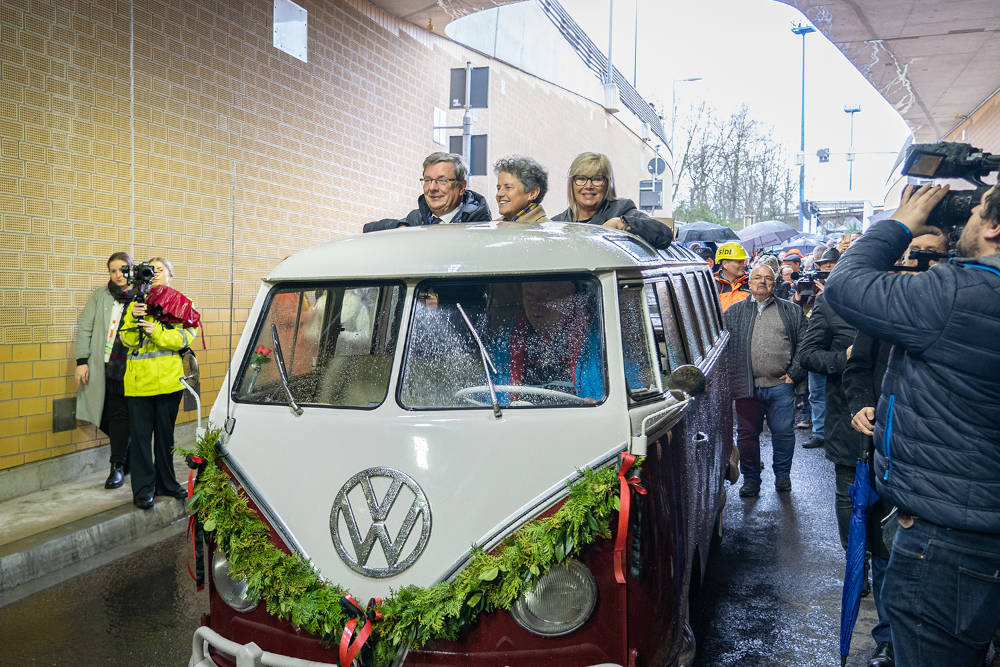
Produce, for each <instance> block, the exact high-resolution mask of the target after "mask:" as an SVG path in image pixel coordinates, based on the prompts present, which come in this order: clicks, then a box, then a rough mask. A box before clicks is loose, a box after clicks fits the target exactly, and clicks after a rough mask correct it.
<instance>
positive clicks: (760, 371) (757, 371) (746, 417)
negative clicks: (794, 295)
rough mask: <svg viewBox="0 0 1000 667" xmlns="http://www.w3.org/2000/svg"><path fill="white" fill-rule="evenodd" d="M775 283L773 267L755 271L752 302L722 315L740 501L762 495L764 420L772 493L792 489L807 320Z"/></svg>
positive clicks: (742, 302)
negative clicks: (801, 354)
mask: <svg viewBox="0 0 1000 667" xmlns="http://www.w3.org/2000/svg"><path fill="white" fill-rule="evenodd" d="M774 284H775V275H774V270H773V269H771V267H769V266H767V265H766V264H761V265H759V266H757V267H755V268H754V270H753V271H751V272H750V280H749V283H748V285H749V287H750V297H751V298H749V299H744V300H743V301H740V302H738V303H735V304H733V305H732V306H730V307H729V309H728V310H726V312H725V314H724V315H723V322H724V324H725V327H726V330H727V331H729V333H730V335H731V336H732V338H731V340H730V343H729V348H728V353H729V368H730V373H731V383H732V386H733V397H734V398H735V399H736V400H735V402H736V434H737V435H736V445H737V447H738V448H739V450H740V471H741V472H742V473H743V486H742V487H741V488H740V496H742V497H744V498H747V497H754V496H757V495H759V494H760V462H761V460H760V434H761V431H763V430H764V420H765V419H766V420H767V425H768V428H770V430H771V444H772V445H773V458H772V462H771V468H772V470H773V471H774V488H775V490H777V491H779V492H786V491H791V490H792V479H791V470H792V455H793V454H794V453H795V432H794V430H793V429H794V422H795V382H796V381H798V380H801V379H802V378H803V377H804V376H805V371H804V370H803V369H802V367H801V366H800V365H799V362H798V342H799V338H800V336H801V334H802V333H804V332H805V328H806V318H805V315H803V314H802V309H801V308H799V307H798V306H797V305H795V304H793V303H791V302H790V301H786V300H785V299H779V298H777V297H775V296H774V294H773V293H774Z"/></svg>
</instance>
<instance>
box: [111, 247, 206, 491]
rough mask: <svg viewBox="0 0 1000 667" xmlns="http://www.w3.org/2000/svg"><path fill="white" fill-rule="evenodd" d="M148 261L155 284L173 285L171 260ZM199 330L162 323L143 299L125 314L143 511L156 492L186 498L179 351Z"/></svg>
mask: <svg viewBox="0 0 1000 667" xmlns="http://www.w3.org/2000/svg"><path fill="white" fill-rule="evenodd" d="M149 264H150V266H152V269H153V281H152V287H156V286H158V285H163V286H169V284H170V279H171V278H172V277H173V275H174V267H173V266H172V265H171V264H170V262H169V261H167V260H166V259H164V258H162V257H154V258H153V259H151V260H149ZM196 332H197V329H194V328H191V329H184V328H183V327H181V326H180V325H171V324H163V323H161V322H158V321H157V320H155V319H154V318H153V317H152V316H151V315H150V314H149V312H148V310H147V308H146V304H145V303H140V302H138V301H133V302H132V303H131V305H130V306H129V307H128V309H127V310H126V312H125V322H124V324H123V325H122V330H121V340H122V342H123V343H124V344H125V347H127V348H129V350H130V352H129V355H128V366H127V367H126V370H125V395H126V396H127V397H128V410H129V419H130V422H131V425H132V449H131V458H132V464H131V465H132V502H133V503H134V504H135V506H136V507H139V508H141V509H150V508H151V507H152V506H153V496H154V495H164V496H173V497H174V498H179V499H182V500H183V499H184V498H185V497H186V496H187V494H186V492H185V491H184V487H182V486H181V485H180V484H178V483H177V478H176V477H175V476H174V421H176V419H177V411H178V409H179V408H180V403H181V395H182V394H183V392H184V386H183V385H182V384H181V382H180V378H181V377H182V376H183V375H184V366H183V363H182V361H181V356H180V354H174V353H177V352H179V351H180V350H182V349H184V348H185V347H187V346H188V344H189V343H190V342H191V341H192V340H194V336H195V334H196ZM154 436H155V439H154ZM151 440H152V442H151Z"/></svg>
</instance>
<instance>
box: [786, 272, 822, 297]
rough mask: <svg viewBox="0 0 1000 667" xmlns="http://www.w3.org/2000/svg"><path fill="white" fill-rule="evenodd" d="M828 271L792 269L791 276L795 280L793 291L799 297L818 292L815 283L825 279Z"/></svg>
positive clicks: (809, 295) (814, 294)
mask: <svg viewBox="0 0 1000 667" xmlns="http://www.w3.org/2000/svg"><path fill="white" fill-rule="evenodd" d="M829 275H830V272H829V271H792V273H791V278H792V280H794V281H795V293H796V294H798V295H799V296H801V297H812V296H816V295H817V294H818V293H819V290H818V289H816V283H817V282H818V281H821V280H826V279H827V277H829Z"/></svg>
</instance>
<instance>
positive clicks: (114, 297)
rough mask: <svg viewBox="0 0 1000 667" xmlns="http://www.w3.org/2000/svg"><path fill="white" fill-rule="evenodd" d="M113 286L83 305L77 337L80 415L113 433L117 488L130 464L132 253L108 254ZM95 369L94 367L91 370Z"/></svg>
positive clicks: (111, 476) (110, 485)
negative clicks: (124, 334)
mask: <svg viewBox="0 0 1000 667" xmlns="http://www.w3.org/2000/svg"><path fill="white" fill-rule="evenodd" d="M106 264H107V267H108V284H107V285H101V286H100V287H98V288H97V289H96V290H94V292H93V294H91V295H90V298H89V299H87V305H86V306H84V308H83V314H81V315H80V322H79V325H78V327H77V336H76V373H75V379H76V386H77V394H76V418H77V419H79V420H81V421H85V422H90V423H91V424H93V425H94V426H96V427H98V428H99V429H101V430H102V431H104V432H105V433H106V434H107V435H108V439H109V441H110V444H111V456H110V463H111V472H110V473H108V478H107V480H105V482H104V488H106V489H117V488H118V487H120V486H121V485H122V483H123V482H124V480H125V474H126V472H127V465H128V441H129V437H128V436H129V422H128V404H127V402H126V400H125V385H124V378H125V362H126V357H125V346H124V345H122V343H121V340H119V338H118V332H119V331H120V330H121V327H122V322H123V320H124V318H123V312H124V310H125V308H126V307H127V305H128V303H129V302H130V301H131V300H132V292H131V291H130V290H129V289H128V278H127V277H126V269H127V268H128V267H131V266H132V256H131V255H129V254H128V253H127V252H116V253H114V254H112V255H111V257H108V261H107V263H106ZM91 371H94V372H93V373H91Z"/></svg>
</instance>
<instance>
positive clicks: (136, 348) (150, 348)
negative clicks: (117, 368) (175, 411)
mask: <svg viewBox="0 0 1000 667" xmlns="http://www.w3.org/2000/svg"><path fill="white" fill-rule="evenodd" d="M133 305H134V304H132V303H130V304H129V306H128V309H127V310H126V311H125V317H124V318H123V319H122V327H121V333H120V334H119V336H120V337H121V339H122V343H123V344H124V345H125V347H127V348H129V353H128V364H127V365H126V366H125V395H126V396H159V395H160V394H172V393H174V392H175V391H180V390H182V389H184V385H182V384H181V377H182V376H183V375H184V364H183V363H182V362H181V355H179V354H178V351H179V350H182V349H184V348H185V347H187V345H188V344H189V343H190V342H191V341H193V340H194V338H195V334H196V333H197V332H198V329H197V327H192V328H190V329H185V328H183V327H181V326H180V325H179V324H162V323H160V322H156V328H155V329H153V333H152V334H150V335H146V334H145V332H143V331H142V330H141V329H139V328H138V327H139V325H138V322H137V321H136V319H135V316H134V315H133V314H132V306H133ZM143 319H145V320H148V321H151V322H155V321H156V320H154V319H153V318H152V317H149V316H148V315H147V316H146V317H144V318H143ZM140 332H142V334H143V335H142V344H141V347H140V341H139V338H140V337H139V334H140Z"/></svg>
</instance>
